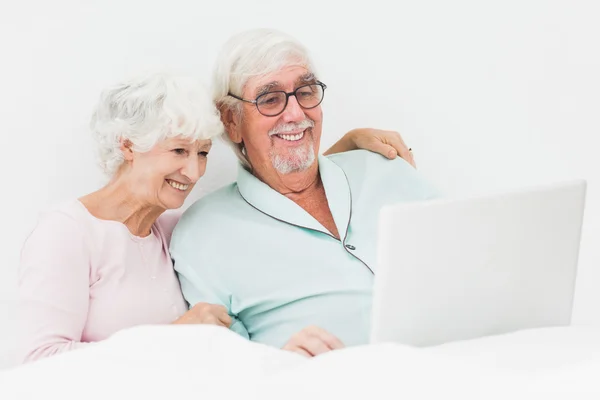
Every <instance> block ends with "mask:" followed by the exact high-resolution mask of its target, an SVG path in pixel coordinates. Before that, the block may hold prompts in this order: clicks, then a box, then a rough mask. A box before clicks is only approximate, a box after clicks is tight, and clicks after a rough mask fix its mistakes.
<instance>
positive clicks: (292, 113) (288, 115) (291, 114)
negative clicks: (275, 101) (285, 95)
mask: <svg viewBox="0 0 600 400" xmlns="http://www.w3.org/2000/svg"><path fill="white" fill-rule="evenodd" d="M282 118H283V121H284V122H299V121H303V120H304V119H306V115H305V114H304V110H303V109H302V107H300V104H298V100H297V99H296V96H290V98H289V99H288V103H287V106H286V107H285V110H283V115H282Z"/></svg>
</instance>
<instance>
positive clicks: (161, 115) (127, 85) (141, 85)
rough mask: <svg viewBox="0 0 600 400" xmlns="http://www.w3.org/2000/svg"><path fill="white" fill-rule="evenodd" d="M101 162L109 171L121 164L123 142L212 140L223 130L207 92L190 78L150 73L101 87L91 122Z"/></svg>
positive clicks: (138, 145) (136, 145)
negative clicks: (104, 88) (105, 87)
mask: <svg viewBox="0 0 600 400" xmlns="http://www.w3.org/2000/svg"><path fill="white" fill-rule="evenodd" d="M90 128H91V130H92V134H93V136H94V139H95V141H96V143H97V146H98V153H99V158H100V166H101V167H102V169H103V170H104V172H105V173H106V174H107V175H108V176H113V175H114V174H115V173H116V172H117V171H118V169H119V167H120V166H121V164H122V163H123V153H122V152H121V149H120V146H121V142H122V141H124V140H127V141H129V142H131V144H132V145H133V146H132V148H133V150H135V151H138V152H147V151H149V150H150V149H152V148H153V147H154V146H155V145H156V144H157V143H159V142H160V141H161V140H164V139H167V138H170V137H175V136H183V137H185V138H188V139H190V140H192V141H193V140H202V139H211V138H213V137H215V136H218V135H220V134H221V133H222V132H223V125H222V123H221V120H220V118H219V113H218V110H217V109H216V107H215V106H214V104H213V103H212V101H211V99H210V94H209V91H208V90H207V89H206V88H204V87H202V86H201V85H200V84H199V83H198V82H197V81H195V80H193V79H191V78H184V77H177V76H173V75H170V74H167V73H164V72H154V73H150V74H147V75H144V76H140V77H137V78H134V79H130V80H127V81H124V82H121V83H118V84H116V85H113V86H111V87H109V88H107V89H106V90H104V91H103V92H102V94H101V96H100V100H99V101H98V104H97V106H96V108H95V110H94V113H93V115H92V119H91V122H90Z"/></svg>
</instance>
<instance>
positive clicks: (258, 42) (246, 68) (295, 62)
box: [213, 29, 316, 169]
mask: <svg viewBox="0 0 600 400" xmlns="http://www.w3.org/2000/svg"><path fill="white" fill-rule="evenodd" d="M286 66H302V67H305V68H306V69H308V70H309V71H310V72H312V73H314V74H316V70H315V68H314V65H313V62H312V60H311V58H310V56H309V53H308V50H307V49H306V47H304V45H302V44H301V43H300V42H298V41H297V40H296V39H294V38H293V37H292V36H290V35H287V34H285V33H283V32H280V31H277V30H272V29H254V30H249V31H245V32H241V33H238V34H236V35H234V36H233V37H231V38H230V39H229V40H228V41H227V42H226V43H225V45H224V46H223V48H222V49H221V52H220V54H219V56H218V57H217V62H216V65H215V68H214V71H213V101H214V102H215V104H216V105H217V106H218V107H219V108H226V109H227V108H228V109H230V110H232V111H233V112H235V113H237V114H238V115H239V116H240V117H241V116H242V113H241V111H242V105H241V102H240V101H239V100H236V99H234V98H233V97H230V96H228V93H230V92H231V93H233V94H235V95H237V96H242V95H243V93H244V89H245V86H246V83H247V82H248V79H250V78H253V77H262V76H266V75H269V74H271V73H273V72H276V71H277V70H280V69H282V68H284V67H286ZM249 100H250V99H249ZM223 140H225V142H226V143H228V144H229V145H230V146H231V147H232V148H233V150H234V152H235V154H236V156H237V157H238V159H239V161H240V162H241V163H242V165H243V166H244V167H246V168H248V169H249V168H250V163H249V161H248V158H247V157H246V154H245V151H244V146H243V144H241V143H240V144H238V143H234V142H232V141H231V139H230V138H229V136H228V135H227V134H225V135H223Z"/></svg>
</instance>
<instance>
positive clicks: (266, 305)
mask: <svg viewBox="0 0 600 400" xmlns="http://www.w3.org/2000/svg"><path fill="white" fill-rule="evenodd" d="M214 86H215V87H214V90H215V94H214V100H215V102H216V104H217V105H218V107H219V110H220V112H221V119H222V121H223V123H224V125H225V129H226V131H227V138H228V140H229V141H230V142H231V145H232V147H233V149H234V151H235V153H236V154H237V156H238V158H239V160H240V166H239V172H238V177H237V182H236V183H234V184H231V185H229V186H226V187H224V188H222V189H221V190H218V191H217V192H215V193H212V194H210V195H208V196H206V197H204V198H203V199H201V200H199V201H197V202H196V203H195V204H194V205H192V206H191V207H190V208H189V209H188V210H187V211H186V212H185V213H184V215H183V217H182V219H181V221H180V222H179V224H178V226H177V227H176V229H175V232H174V234H173V239H172V243H171V255H172V258H173V260H174V263H175V269H176V271H177V272H178V274H179V278H180V282H181V287H182V290H183V293H184V296H185V298H186V299H187V301H188V302H189V303H190V304H191V305H194V304H196V303H198V302H207V303H214V304H219V305H223V306H225V307H226V308H227V310H228V311H229V314H230V315H231V316H232V320H233V323H232V325H231V329H232V330H234V331H235V332H238V333H239V334H241V335H243V336H244V337H246V338H249V339H250V340H252V341H256V342H260V343H265V344H267V345H272V346H277V347H282V348H284V349H288V350H292V351H296V352H299V353H302V354H305V355H308V356H312V355H317V354H321V353H323V352H326V351H329V350H332V349H337V348H341V347H343V346H350V345H360V344H365V343H367V342H368V332H369V325H370V315H371V298H372V284H373V276H374V274H375V273H377V262H376V230H377V220H378V212H379V210H380V208H381V207H382V206H384V205H386V204H390V203H395V202H402V201H414V200H424V199H428V198H432V197H434V196H436V191H435V190H434V189H433V188H432V187H431V186H430V185H429V184H428V183H427V182H426V181H425V180H423V178H421V177H420V176H419V174H418V173H417V171H416V170H415V169H414V168H412V167H411V166H410V165H409V164H408V163H407V162H406V161H404V160H403V159H401V158H396V159H394V160H388V159H386V158H385V157H382V156H381V155H378V154H375V153H371V152H368V151H363V150H356V151H350V152H346V153H341V154H336V155H333V156H329V157H326V156H320V155H319V144H320V139H321V129H322V120H323V112H322V109H321V102H322V101H323V96H324V93H325V90H326V88H327V86H326V85H325V84H324V83H323V82H321V81H320V80H319V79H318V75H317V72H316V69H315V67H314V65H313V63H312V62H311V60H310V58H309V56H308V53H307V51H306V49H305V48H304V47H303V46H302V45H301V44H300V43H298V42H297V41H296V40H295V39H293V38H291V37H290V36H288V35H285V34H283V33H280V32H277V31H270V30H254V31H249V32H243V33H241V34H238V35H236V36H234V37H233V38H232V39H230V41H229V42H228V43H227V44H226V45H225V46H224V48H223V50H222V52H221V54H220V56H219V58H218V60H217V65H216V69H215V74H214ZM399 256H400V257H401V255H399Z"/></svg>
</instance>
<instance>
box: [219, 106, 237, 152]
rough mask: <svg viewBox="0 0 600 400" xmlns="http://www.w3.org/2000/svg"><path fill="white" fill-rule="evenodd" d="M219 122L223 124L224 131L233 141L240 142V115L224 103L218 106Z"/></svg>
mask: <svg viewBox="0 0 600 400" xmlns="http://www.w3.org/2000/svg"><path fill="white" fill-rule="evenodd" d="M219 112H220V114H221V122H222V123H223V126H225V133H226V134H227V135H228V136H229V139H231V141H232V142H233V143H238V144H239V143H242V133H241V129H240V128H241V116H240V115H239V114H238V113H237V112H235V111H234V110H232V109H231V107H228V106H227V105H225V104H221V106H220V107H219Z"/></svg>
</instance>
